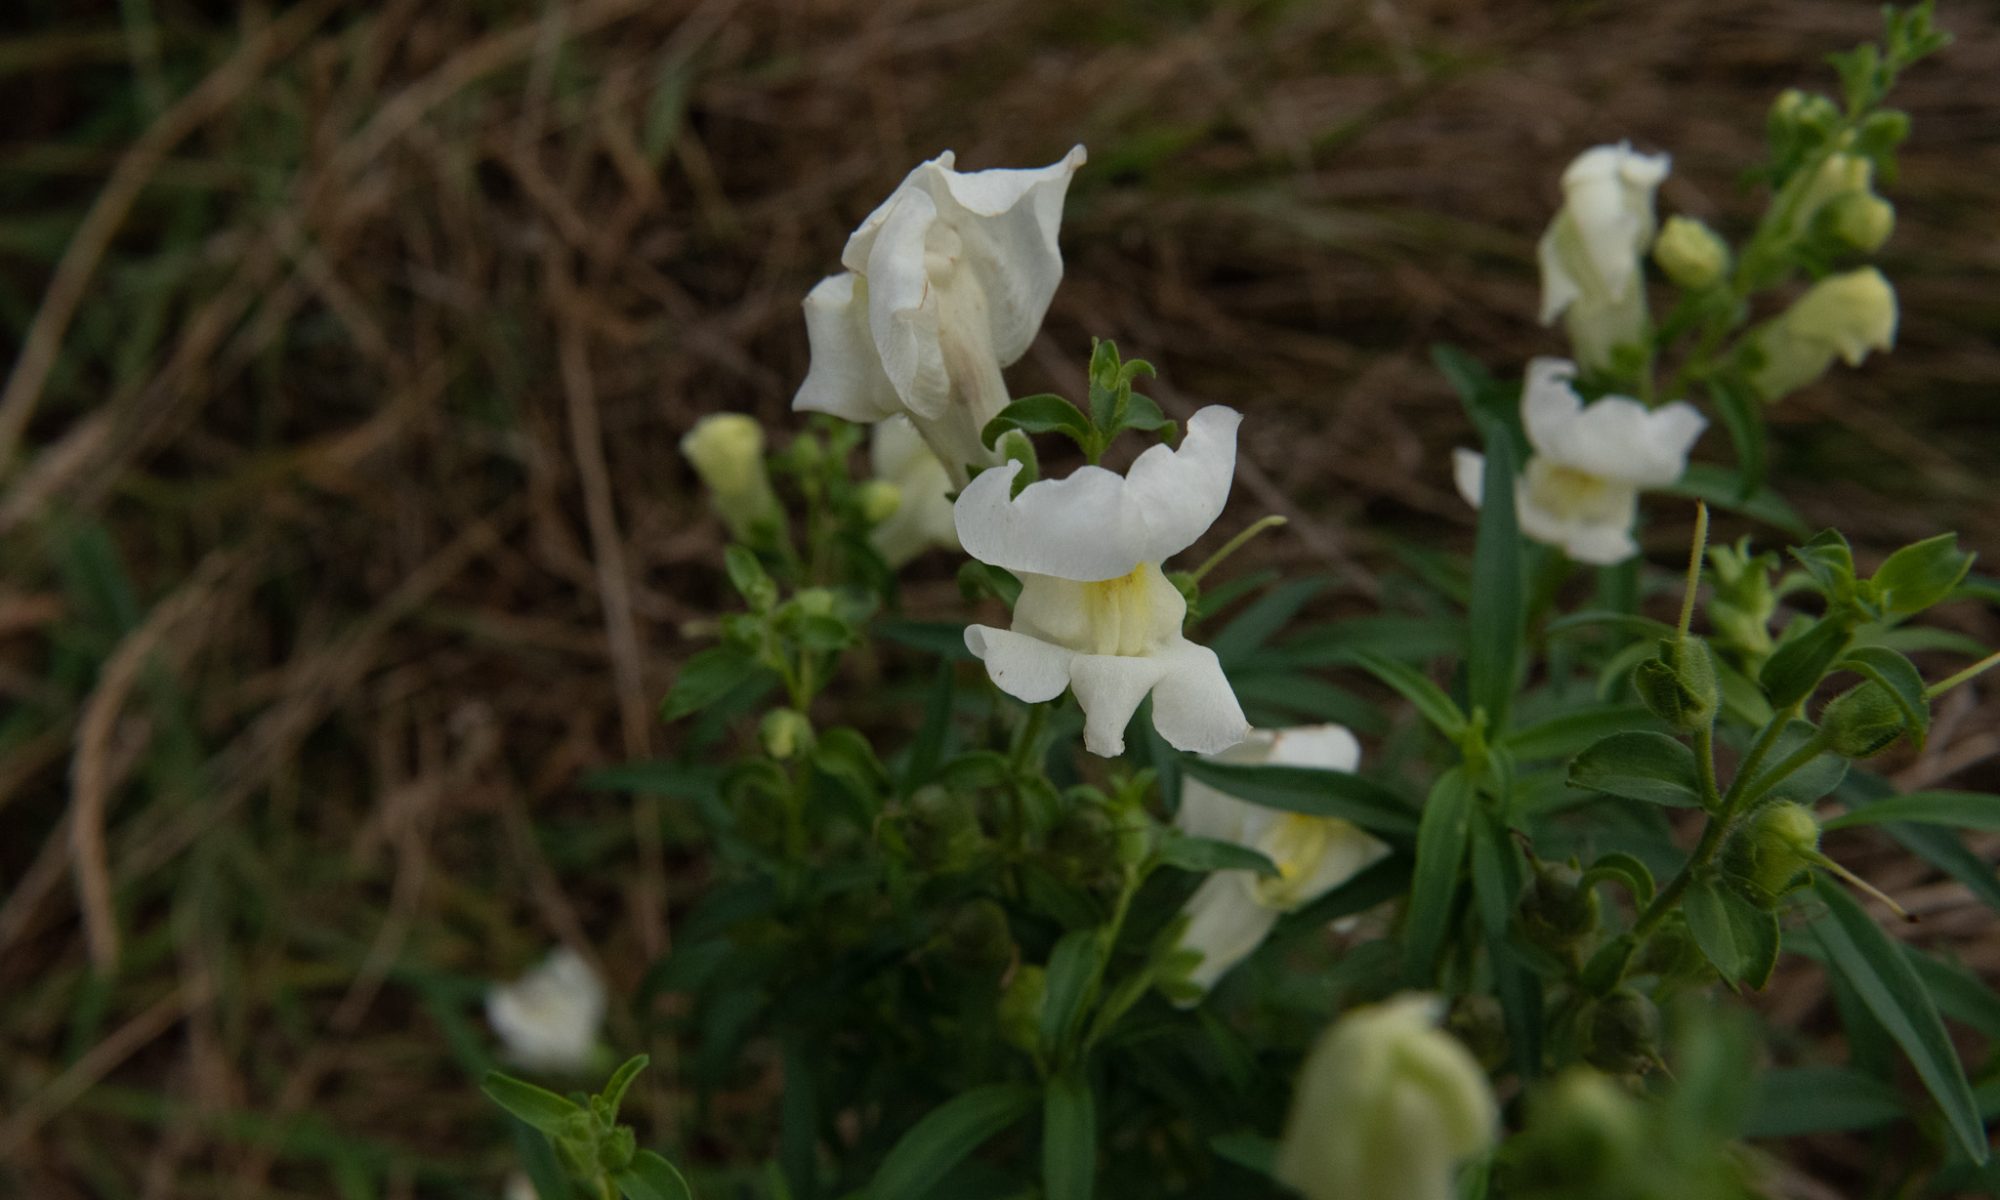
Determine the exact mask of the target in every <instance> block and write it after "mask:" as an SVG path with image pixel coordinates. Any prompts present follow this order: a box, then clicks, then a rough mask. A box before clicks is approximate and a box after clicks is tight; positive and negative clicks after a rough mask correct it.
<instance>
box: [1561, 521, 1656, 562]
mask: <svg viewBox="0 0 2000 1200" xmlns="http://www.w3.org/2000/svg"><path fill="white" fill-rule="evenodd" d="M1561 545H1562V547H1563V550H1564V551H1565V552H1566V553H1567V554H1568V555H1569V556H1570V557H1571V558H1573V559H1575V560H1576V561H1578V562H1580V563H1590V564H1592V565H1594V566H1600V567H1608V566H1612V565H1614V564H1617V563H1622V562H1624V561H1625V560H1626V559H1628V558H1630V557H1632V556H1633V555H1634V554H1637V553H1638V552H1639V543H1637V542H1635V541H1633V540H1632V527H1631V526H1630V525H1575V526H1572V527H1571V528H1570V529H1569V530H1568V531H1567V534H1566V536H1565V537H1564V539H1563V541H1562V543H1561Z"/></svg>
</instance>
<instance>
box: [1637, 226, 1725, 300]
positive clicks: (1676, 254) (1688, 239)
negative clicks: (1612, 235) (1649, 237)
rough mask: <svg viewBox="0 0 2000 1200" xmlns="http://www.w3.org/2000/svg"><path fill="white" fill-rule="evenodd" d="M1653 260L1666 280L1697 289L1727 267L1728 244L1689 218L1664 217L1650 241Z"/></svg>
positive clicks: (1715, 278) (1710, 230) (1706, 227)
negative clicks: (1665, 219) (1657, 233)
mask: <svg viewBox="0 0 2000 1200" xmlns="http://www.w3.org/2000/svg"><path fill="white" fill-rule="evenodd" d="M1653 261H1654V262H1656V263H1659V264H1660V270H1662V271H1665V272H1666V273H1667V278H1668V279H1671V280H1673V281H1674V282H1675V283H1677V284H1679V285H1680V286H1681V287H1683V288H1685V289H1687V290H1688V291H1691V292H1692V291H1699V290H1701V289H1703V288H1706V287H1709V286H1711V285H1712V284H1714V283H1715V281H1716V280H1718V279H1721V278H1722V276H1723V275H1724V274H1725V273H1726V272H1727V271H1728V270H1729V245H1728V243H1726V242H1724V241H1723V240H1722V239H1721V238H1720V237H1718V236H1717V235H1716V232H1715V231H1714V230H1713V229H1710V228H1709V227H1708V226H1706V225H1704V224H1702V223H1701V222H1700V221H1697V220H1695V219H1694V218H1693V217H1681V216H1673V217H1668V218H1667V222H1666V224H1665V225H1663V226H1661V227H1660V236H1659V237H1658V238H1656V239H1654V241H1653Z"/></svg>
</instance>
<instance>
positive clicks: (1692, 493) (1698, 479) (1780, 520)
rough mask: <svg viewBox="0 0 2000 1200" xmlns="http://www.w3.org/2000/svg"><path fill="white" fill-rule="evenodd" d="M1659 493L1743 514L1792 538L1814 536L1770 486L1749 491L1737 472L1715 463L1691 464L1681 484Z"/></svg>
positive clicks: (1795, 512)
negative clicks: (1700, 501) (1702, 502)
mask: <svg viewBox="0 0 2000 1200" xmlns="http://www.w3.org/2000/svg"><path fill="white" fill-rule="evenodd" d="M1660 490H1661V491H1664V492H1666V493H1668V494H1669V495H1674V496H1684V497H1686V498H1687V499H1689V500H1705V501H1707V502H1708V506H1709V507H1710V508H1718V509H1721V510H1723V511H1725V512H1733V513H1741V514H1742V515H1743V516H1746V517H1749V518H1751V519H1753V520H1757V521H1762V522H1763V523H1764V524H1766V525H1769V526H1771V527H1773V528H1775V529H1780V530H1783V531H1784V532H1785V533H1788V534H1790V535H1791V536H1793V537H1805V536H1806V534H1807V533H1809V532H1811V531H1810V530H1809V529H1808V528H1807V526H1806V523H1805V520H1804V518H1802V517H1800V516H1799V514H1798V512H1797V511H1796V510H1795V509H1793V508H1792V506H1791V505H1790V504H1788V503H1787V502H1786V501H1785V498H1784V497H1783V496H1780V495H1779V494H1778V493H1777V492H1775V491H1773V490H1772V489H1771V488H1770V486H1769V485H1764V486H1760V487H1753V488H1749V489H1747V490H1746V489H1745V488H1744V486H1743V478H1742V476H1741V475H1740V474H1739V473H1738V472H1736V471H1732V470H1730V469H1729V468H1727V467H1722V466H1717V465H1715V464H1713V463H1690V464H1688V469H1687V470H1686V471H1685V472H1683V473H1682V474H1681V477H1680V481H1679V482H1677V483H1674V484H1671V485H1669V486H1667V487H1665V488H1662V489H1660Z"/></svg>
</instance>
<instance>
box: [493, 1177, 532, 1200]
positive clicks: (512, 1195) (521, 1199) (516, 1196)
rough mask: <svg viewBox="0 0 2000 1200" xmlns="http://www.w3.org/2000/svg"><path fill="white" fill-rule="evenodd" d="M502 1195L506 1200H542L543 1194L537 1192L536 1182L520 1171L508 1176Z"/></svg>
mask: <svg viewBox="0 0 2000 1200" xmlns="http://www.w3.org/2000/svg"><path fill="white" fill-rule="evenodd" d="M500 1194H501V1196H502V1197H504V1200H542V1194H541V1193H540V1192H538V1191H536V1190H535V1181H534V1180H532V1179H530V1178H528V1177H527V1176H526V1175H523V1174H522V1173H521V1172H519V1171H515V1172H514V1173H512V1174H510V1175H508V1176H507V1182H506V1185H505V1186H504V1187H502V1188H501V1191H500Z"/></svg>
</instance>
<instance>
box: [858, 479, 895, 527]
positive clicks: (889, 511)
mask: <svg viewBox="0 0 2000 1200" xmlns="http://www.w3.org/2000/svg"><path fill="white" fill-rule="evenodd" d="M860 500H861V515H862V516H863V517H864V518H866V519H867V521H868V523H869V524H870V525H880V524H881V523H882V522H884V521H886V520H888V519H889V518H890V517H893V516H895V515H896V511H897V510H898V509H900V508H902V507H903V489H902V488H899V487H897V486H896V485H895V484H893V483H890V482H889V481H888V480H886V479H871V480H869V481H868V482H867V483H864V484H862V485H861V491H860Z"/></svg>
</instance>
